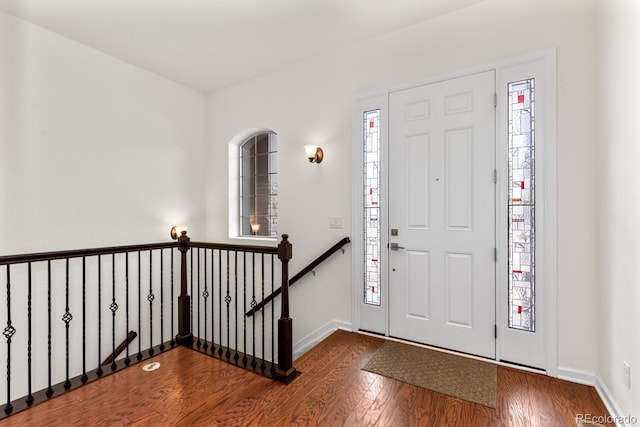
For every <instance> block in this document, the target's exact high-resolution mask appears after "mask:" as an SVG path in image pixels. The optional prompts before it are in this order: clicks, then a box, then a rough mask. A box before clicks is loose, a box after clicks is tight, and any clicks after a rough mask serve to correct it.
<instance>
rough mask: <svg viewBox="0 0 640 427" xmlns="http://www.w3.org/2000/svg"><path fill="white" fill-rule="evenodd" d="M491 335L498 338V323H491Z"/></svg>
mask: <svg viewBox="0 0 640 427" xmlns="http://www.w3.org/2000/svg"><path fill="white" fill-rule="evenodd" d="M493 337H494V338H498V325H495V324H494V325H493Z"/></svg>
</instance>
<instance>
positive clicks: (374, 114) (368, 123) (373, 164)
mask: <svg viewBox="0 0 640 427" xmlns="http://www.w3.org/2000/svg"><path fill="white" fill-rule="evenodd" d="M363 145H364V181H363V182H364V188H363V190H364V191H363V193H364V260H365V261H364V302H365V304H371V305H380V110H373V111H367V112H365V113H364V144H363Z"/></svg>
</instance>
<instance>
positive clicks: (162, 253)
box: [160, 249, 165, 351]
mask: <svg viewBox="0 0 640 427" xmlns="http://www.w3.org/2000/svg"><path fill="white" fill-rule="evenodd" d="M164 349H165V346H164V249H160V351H164Z"/></svg>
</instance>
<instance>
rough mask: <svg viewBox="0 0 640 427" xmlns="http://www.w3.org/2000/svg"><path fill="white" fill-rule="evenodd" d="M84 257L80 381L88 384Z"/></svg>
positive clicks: (84, 261)
mask: <svg viewBox="0 0 640 427" xmlns="http://www.w3.org/2000/svg"><path fill="white" fill-rule="evenodd" d="M86 261H87V260H86V257H82V377H80V381H82V384H86V383H87V381H89V376H88V375H87V262H86Z"/></svg>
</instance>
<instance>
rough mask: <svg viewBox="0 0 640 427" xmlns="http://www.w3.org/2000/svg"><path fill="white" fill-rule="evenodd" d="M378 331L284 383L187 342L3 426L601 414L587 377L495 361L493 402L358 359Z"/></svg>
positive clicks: (333, 340) (551, 418)
mask: <svg viewBox="0 0 640 427" xmlns="http://www.w3.org/2000/svg"><path fill="white" fill-rule="evenodd" d="M383 342H384V341H383V340H382V339H380V338H377V337H370V336H366V335H361V334H356V333H350V332H344V331H337V332H335V333H334V334H332V335H331V336H330V337H329V338H327V339H326V340H324V341H323V342H321V343H320V344H319V345H318V346H316V347H314V348H313V349H312V350H311V351H309V352H308V353H306V354H305V355H304V356H302V357H301V358H299V359H298V360H297V361H296V362H295V366H296V368H297V369H298V370H300V371H301V372H302V375H301V376H300V377H298V378H297V379H296V380H295V381H294V382H293V383H291V384H289V385H283V384H280V383H277V382H273V381H271V380H269V379H266V378H263V377H261V376H259V375H256V374H253V373H251V372H247V371H244V370H241V369H239V368H237V367H235V366H232V365H229V364H227V363H224V362H221V361H219V360H215V359H213V358H211V357H208V356H206V355H203V354H200V353H198V352H196V351H193V350H190V349H187V348H182V347H181V348H177V349H175V350H171V351H169V352H166V353H163V354H160V355H158V356H156V357H154V358H152V359H150V362H159V363H160V364H161V367H160V369H158V370H155V371H151V372H145V371H143V370H142V369H141V366H140V365H137V366H132V367H130V368H128V369H125V370H124V371H122V372H119V373H116V374H114V375H111V376H108V377H105V378H104V379H101V380H99V381H96V382H93V383H91V384H89V385H87V386H85V387H82V388H79V389H77V390H74V391H72V392H69V393H67V394H64V395H62V396H59V397H56V398H54V399H51V400H50V401H47V402H44V403H41V404H39V405H37V406H35V407H34V408H32V409H29V410H26V411H22V412H19V413H17V414H15V415H12V416H10V417H8V418H6V419H4V420H3V421H0V426H168V425H171V426H174V425H175V426H196V425H203V426H205V425H206V426H287V425H295V426H307V425H313V426H343V425H344V426H545V427H547V426H575V425H576V423H575V417H576V415H577V414H592V415H604V414H606V410H605V407H604V405H603V403H602V402H601V401H600V398H599V397H598V394H597V393H596V391H595V389H594V388H593V387H588V386H583V385H579V384H574V383H570V382H567V381H562V380H558V379H554V378H549V377H546V376H543V375H538V374H532V373H528V372H523V371H520V370H515V369H511V368H505V367H501V366H500V367H498V395H497V408H496V409H491V408H488V407H485V406H482V405H478V404H474V403H470V402H467V401H463V400H460V399H457V398H453V397H449V396H445V395H442V394H439V393H435V392H432V391H429V390H425V389H422V388H420V387H416V386H413V385H409V384H405V383H402V382H398V381H395V380H391V379H388V378H386V377H382V376H378V375H376V374H373V373H369V372H365V371H363V370H361V369H360V368H361V367H362V366H364V365H365V364H366V363H367V361H368V360H369V359H370V358H371V357H372V356H373V354H374V353H375V352H376V350H377V349H378V348H379V347H380V346H381V345H382V343H383Z"/></svg>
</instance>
